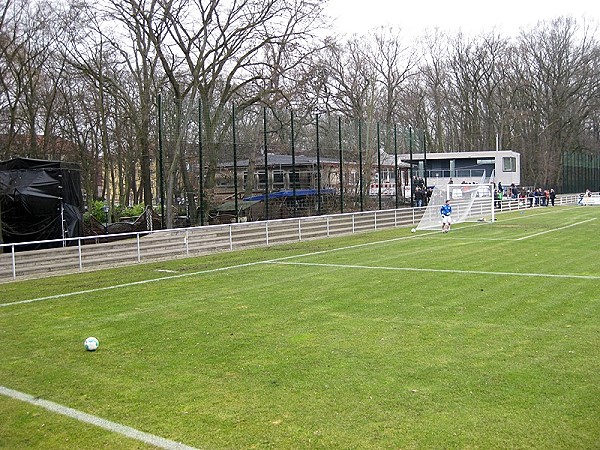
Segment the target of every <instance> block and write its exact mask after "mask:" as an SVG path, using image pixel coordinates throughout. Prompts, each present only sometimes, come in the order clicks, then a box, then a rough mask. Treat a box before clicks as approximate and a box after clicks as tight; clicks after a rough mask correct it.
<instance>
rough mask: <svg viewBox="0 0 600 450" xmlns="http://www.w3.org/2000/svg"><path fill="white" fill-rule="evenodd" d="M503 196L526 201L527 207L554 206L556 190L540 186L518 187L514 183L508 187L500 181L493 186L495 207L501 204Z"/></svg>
mask: <svg viewBox="0 0 600 450" xmlns="http://www.w3.org/2000/svg"><path fill="white" fill-rule="evenodd" d="M504 197H507V198H511V199H513V200H519V201H521V202H523V203H526V204H527V206H528V207H529V208H532V207H534V206H554V202H555V200H556V192H555V191H554V189H542V188H541V187H537V188H533V189H525V188H521V189H519V188H517V187H516V186H515V185H514V183H513V184H511V185H510V186H509V187H508V188H504V187H503V186H502V183H500V182H499V183H498V185H497V186H494V198H495V199H496V206H497V207H501V206H502V199H503V198H504Z"/></svg>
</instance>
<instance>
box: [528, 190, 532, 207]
mask: <svg viewBox="0 0 600 450" xmlns="http://www.w3.org/2000/svg"><path fill="white" fill-rule="evenodd" d="M533 197H534V195H533V192H532V191H531V190H530V189H527V201H528V202H529V207H530V208H531V207H532V206H533Z"/></svg>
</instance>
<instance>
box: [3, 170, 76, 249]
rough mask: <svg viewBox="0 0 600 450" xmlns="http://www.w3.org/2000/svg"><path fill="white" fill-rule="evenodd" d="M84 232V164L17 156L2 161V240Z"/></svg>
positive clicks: (58, 236) (48, 237) (33, 239)
mask: <svg viewBox="0 0 600 450" xmlns="http://www.w3.org/2000/svg"><path fill="white" fill-rule="evenodd" d="M79 236H83V195H82V192H81V174H80V167H79V165H78V164H75V163H68V162H63V161H46V160H39V159H27V158H15V159H11V160H8V161H2V162H0V242H1V243H5V244H6V243H17V242H31V241H41V240H50V239H63V238H69V237H79Z"/></svg>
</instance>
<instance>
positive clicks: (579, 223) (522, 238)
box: [515, 217, 596, 241]
mask: <svg viewBox="0 0 600 450" xmlns="http://www.w3.org/2000/svg"><path fill="white" fill-rule="evenodd" d="M592 220H596V218H595V217H592V218H591V219H588V220H584V221H582V222H577V223H572V224H570V225H565V226H564V227H559V228H552V229H551V230H545V231H540V232H539V233H534V234H530V235H528V236H523V237H520V238H517V239H515V241H523V240H525V239H529V238H532V237H536V236H540V235H542V234H546V233H553V232H554V231H559V230H564V229H566V228H571V227H575V226H577V225H582V224H584V223H587V222H591V221H592Z"/></svg>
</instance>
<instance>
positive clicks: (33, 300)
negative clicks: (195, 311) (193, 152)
mask: <svg viewBox="0 0 600 450" xmlns="http://www.w3.org/2000/svg"><path fill="white" fill-rule="evenodd" d="M552 211H553V210H552ZM552 211H544V212H537V211H536V212H535V213H533V214H528V215H526V216H517V217H511V218H508V219H503V220H500V221H498V222H500V223H502V222H508V221H513V220H519V219H523V218H529V217H532V216H536V215H541V214H550V213H551V212H552ZM589 220H595V219H589ZM581 223H583V222H581ZM485 225H491V224H481V223H474V224H470V225H464V226H461V227H458V228H457V229H458V230H460V229H462V228H467V227H472V226H485ZM455 231H456V230H455ZM439 233H440V231H439V230H435V231H427V232H422V233H419V234H413V235H410V236H402V237H398V238H392V239H385V240H382V241H373V242H365V243H362V244H355V245H348V246H345V247H338V248H332V249H328V250H320V251H317V252H310V253H303V254H300V255H291V256H285V257H282V258H277V259H268V260H263V261H255V262H251V263H246V264H238V265H235V266H228V267H221V268H217V269H208V270H201V271H198V272H191V273H182V274H178V275H172V276H165V277H159V278H152V279H150V280H141V281H134V282H131V283H123V284H117V285H113V286H104V287H100V288H95V289H86V290H83V291H75V292H68V293H65V294H56V295H49V296H46V297H38V298H33V299H29V300H20V301H16V302H10V303H0V307H7V306H15V305H22V304H26V303H34V302H40V301H44V300H53V299H59V298H65V297H72V296H75V295H83V294H91V293H94V292H101V291H108V290H112V289H120V288H126V287H130V286H136V285H141V284H147V283H154V282H158V281H168V280H173V279H176V278H183V277H191V276H196V275H203V274H207V273H213V272H219V271H225V270H231V269H237V268H240V267H250V266H254V265H258V264H270V263H277V262H279V261H286V260H289V259H293V258H302V257H305V256H314V255H320V254H325V253H330V252H336V251H343V250H350V249H353V248H360V247H365V246H370V245H378V244H385V243H388V242H395V241H402V240H405V239H418V238H421V237H423V236H428V235H431V234H439ZM543 233H545V232H543ZM533 236H534V235H531V236H525V237H524V238H517V239H513V240H520V239H526V238H528V237H533ZM455 239H456V238H455ZM398 270H410V269H408V268H406V269H398ZM414 270H425V269H414Z"/></svg>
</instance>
